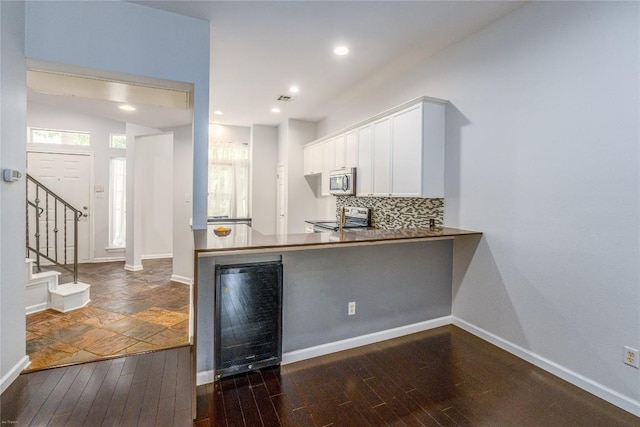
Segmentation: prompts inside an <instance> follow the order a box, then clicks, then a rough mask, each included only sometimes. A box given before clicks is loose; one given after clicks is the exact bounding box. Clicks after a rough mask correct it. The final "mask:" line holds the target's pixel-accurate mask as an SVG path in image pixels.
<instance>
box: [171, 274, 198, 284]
mask: <svg viewBox="0 0 640 427" xmlns="http://www.w3.org/2000/svg"><path fill="white" fill-rule="evenodd" d="M171 281H172V282H178V283H184V284H185V285H193V279H192V278H191V277H184V276H178V275H176V274H172V275H171Z"/></svg>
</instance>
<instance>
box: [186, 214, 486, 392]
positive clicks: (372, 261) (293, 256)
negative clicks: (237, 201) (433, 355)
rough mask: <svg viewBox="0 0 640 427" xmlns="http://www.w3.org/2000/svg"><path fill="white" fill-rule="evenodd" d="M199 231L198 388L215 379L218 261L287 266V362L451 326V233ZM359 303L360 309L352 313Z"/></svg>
mask: <svg viewBox="0 0 640 427" xmlns="http://www.w3.org/2000/svg"><path fill="white" fill-rule="evenodd" d="M213 228H214V227H213V226H210V227H209V229H207V230H199V231H195V232H194V238H195V269H196V271H195V277H196V283H195V286H194V296H195V304H194V307H195V309H194V310H195V313H194V314H195V319H196V329H195V341H196V367H197V378H196V381H197V384H204V383H207V382H211V381H213V380H214V372H213V369H214V306H215V297H214V294H215V292H214V290H215V266H216V264H223V265H224V264H226V265H228V264H246V263H260V262H274V261H279V262H282V265H283V271H284V274H283V287H282V362H283V363H290V362H294V361H298V360H303V359H307V358H311V357H316V356H319V355H322V354H327V353H331V352H335V351H340V350H343V349H346V348H351V347H356V346H360V345H364V344H368V343H371V342H375V341H380V340H384V339H389V338H392V337H395V336H401V335H405V334H409V333H413V332H417V331H420V330H424V329H429V328H432V327H437V326H441V325H443V324H447V323H449V322H450V315H451V301H452V290H451V285H452V277H453V252H454V250H453V249H454V245H453V243H454V241H455V240H458V239H472V240H473V241H475V242H476V243H477V241H478V240H479V238H480V236H481V233H479V232H475V231H467V230H460V229H454V228H448V227H437V228H436V229H435V230H433V231H430V230H429V229H428V228H404V229H394V230H379V229H374V230H357V231H351V230H349V231H342V232H334V233H301V234H285V235H270V236H266V235H263V234H261V233H259V232H257V231H255V230H253V229H251V228H250V227H248V226H246V225H238V226H234V227H233V230H232V232H231V234H230V235H229V236H225V237H218V236H215V235H214V233H213ZM350 302H356V303H357V310H356V313H355V315H349V314H348V312H347V307H348V304H349V303H350Z"/></svg>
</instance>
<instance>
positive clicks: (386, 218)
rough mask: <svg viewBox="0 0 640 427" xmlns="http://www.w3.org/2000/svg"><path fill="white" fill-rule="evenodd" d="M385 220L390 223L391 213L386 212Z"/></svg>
mask: <svg viewBox="0 0 640 427" xmlns="http://www.w3.org/2000/svg"><path fill="white" fill-rule="evenodd" d="M384 222H386V223H387V224H389V223H390V222H391V215H389V214H386V215H385V216H384Z"/></svg>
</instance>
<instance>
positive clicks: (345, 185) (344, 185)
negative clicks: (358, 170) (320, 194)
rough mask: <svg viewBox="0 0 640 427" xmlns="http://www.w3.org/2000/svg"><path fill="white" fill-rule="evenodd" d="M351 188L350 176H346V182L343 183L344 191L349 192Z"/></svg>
mask: <svg viewBox="0 0 640 427" xmlns="http://www.w3.org/2000/svg"><path fill="white" fill-rule="evenodd" d="M348 188H349V176H348V175H345V176H344V180H343V181H342V191H347V189H348Z"/></svg>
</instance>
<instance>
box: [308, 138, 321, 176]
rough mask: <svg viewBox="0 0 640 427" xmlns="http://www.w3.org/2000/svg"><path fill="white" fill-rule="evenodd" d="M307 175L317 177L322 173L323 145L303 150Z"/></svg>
mask: <svg viewBox="0 0 640 427" xmlns="http://www.w3.org/2000/svg"><path fill="white" fill-rule="evenodd" d="M303 154H304V164H303V170H304V174H305V175H315V174H318V173H321V172H322V144H315V145H311V146H309V147H305V148H304V150H303Z"/></svg>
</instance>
